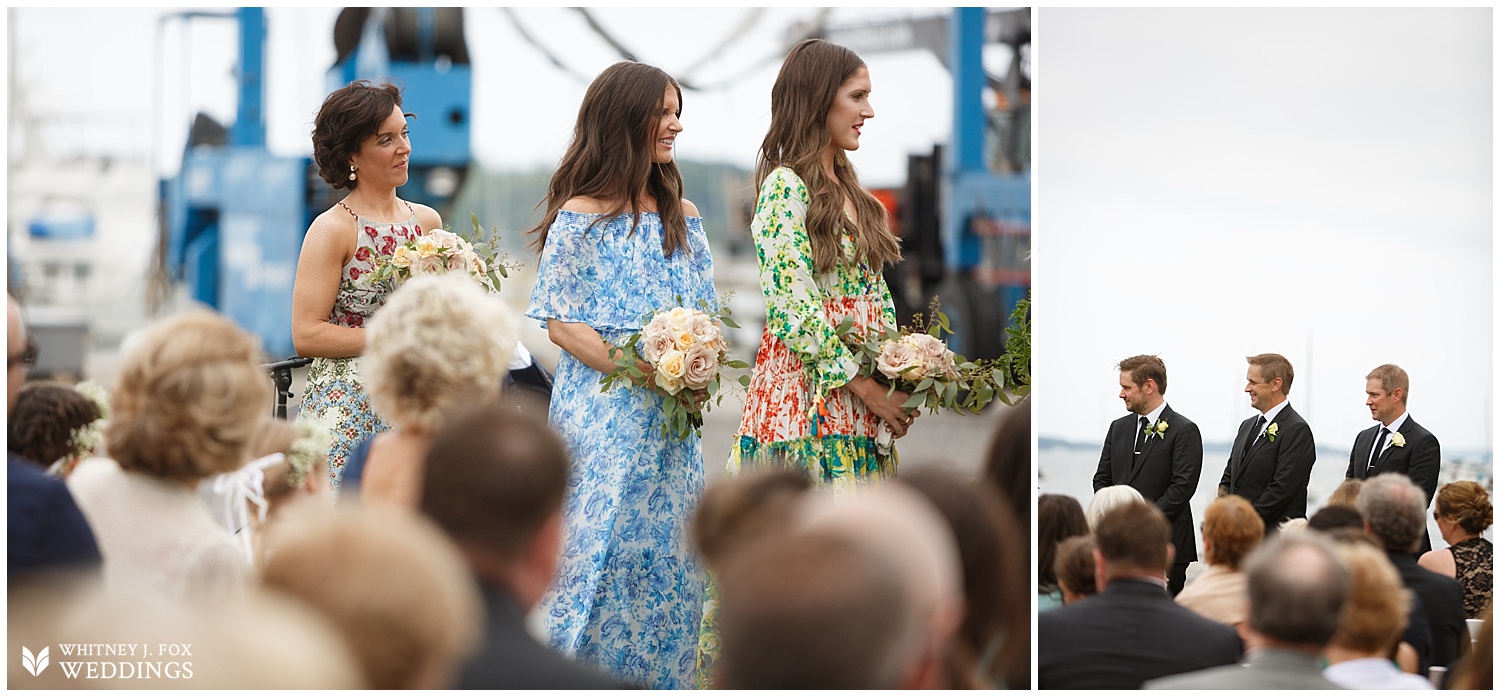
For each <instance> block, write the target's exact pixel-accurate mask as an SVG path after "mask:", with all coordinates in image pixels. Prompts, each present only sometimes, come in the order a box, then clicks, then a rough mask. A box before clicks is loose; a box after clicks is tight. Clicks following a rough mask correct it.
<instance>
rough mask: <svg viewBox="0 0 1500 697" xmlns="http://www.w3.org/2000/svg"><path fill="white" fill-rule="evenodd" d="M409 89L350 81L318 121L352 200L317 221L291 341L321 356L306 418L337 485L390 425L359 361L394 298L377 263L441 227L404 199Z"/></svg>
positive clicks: (318, 149)
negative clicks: (370, 328)
mask: <svg viewBox="0 0 1500 697" xmlns="http://www.w3.org/2000/svg"><path fill="white" fill-rule="evenodd" d="M407 116H410V114H404V113H402V111H401V91H400V90H399V89H398V88H396V87H395V86H393V85H391V84H389V83H382V84H379V85H373V84H371V83H369V82H366V81H364V80H360V81H358V82H354V83H350V84H349V85H347V86H345V87H342V88H340V89H338V90H337V91H335V92H333V93H332V94H330V95H328V97H327V98H326V99H324V100H323V106H322V108H321V109H319V111H318V116H317V118H316V119H315V120H314V122H313V137H312V140H313V160H314V161H315V162H317V163H318V174H319V176H321V177H322V178H323V181H326V182H328V185H329V186H331V187H333V188H334V189H348V190H349V195H348V196H346V197H344V200H342V201H340V202H339V203H338V204H337V205H335V206H333V207H332V208H329V209H328V210H327V211H324V212H323V213H322V214H321V215H319V216H318V217H317V219H315V220H313V224H312V227H310V228H308V230H307V236H306V237H305V238H304V239H303V241H302V253H301V256H300V258H299V259H298V260H297V280H296V282H295V285H294V287H293V289H292V343H293V344H294V345H295V347H296V349H297V354H298V355H300V356H307V357H311V358H313V363H312V366H311V367H310V368H309V369H308V374H307V385H306V387H305V390H304V391H305V393H306V395H307V397H306V399H304V400H303V402H302V407H301V410H300V411H299V412H298V416H297V418H298V419H299V420H310V421H316V422H318V423H320V424H322V425H323V427H325V428H327V429H328V432H329V433H330V434H332V436H333V439H332V441H333V442H332V447H331V448H330V452H329V454H328V471H329V477H330V478H331V479H332V484H333V489H334V491H335V492H337V491H338V486H339V477H340V474H341V473H342V472H343V469H344V462H345V459H346V458H347V456H348V454H349V450H350V449H351V448H353V447H354V445H356V444H357V443H359V442H360V441H362V440H364V439H366V438H369V437H370V436H372V435H374V434H375V433H377V432H380V431H383V430H385V429H386V428H388V426H387V425H386V424H385V422H384V421H382V420H381V419H380V417H379V416H376V414H375V411H374V410H373V409H371V408H370V402H369V400H368V399H366V398H365V389H364V382H363V381H362V380H360V377H359V370H358V367H359V366H358V363H359V355H360V354H361V353H363V352H364V349H365V330H364V323H365V320H366V319H368V318H369V316H370V315H371V314H372V313H374V312H375V310H376V309H378V308H379V307H380V306H381V305H384V304H385V299H386V296H387V295H388V294H389V293H390V287H389V284H387V283H384V282H380V283H376V282H375V281H374V278H373V275H372V272H373V271H374V263H375V261H374V258H375V256H376V255H378V254H387V255H388V254H390V253H392V252H394V251H395V249H396V245H398V244H400V243H402V242H406V241H407V240H410V239H412V238H414V237H417V236H420V235H421V234H422V231H423V230H436V229H440V228H441V227H442V226H443V221H442V219H441V218H440V217H439V216H438V214H437V211H434V210H432V209H431V208H428V207H427V206H423V205H421V204H412V203H408V202H406V201H403V200H401V199H399V198H397V197H396V187H398V186H401V185H402V184H405V183H406V179H407V164H408V162H409V161H410V159H411V141H410V140H409V139H408V138H407V130H406V117H407Z"/></svg>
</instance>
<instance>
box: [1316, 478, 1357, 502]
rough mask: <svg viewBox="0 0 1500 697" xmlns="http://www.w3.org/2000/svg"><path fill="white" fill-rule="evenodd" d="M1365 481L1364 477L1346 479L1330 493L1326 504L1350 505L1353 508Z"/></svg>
mask: <svg viewBox="0 0 1500 697" xmlns="http://www.w3.org/2000/svg"><path fill="white" fill-rule="evenodd" d="M1364 483H1365V480H1363V479H1353V478H1351V479H1345V480H1344V483H1343V484H1340V485H1339V488H1337V489H1334V490H1333V493H1332V494H1329V495H1328V503H1327V504H1324V505H1325V507H1327V506H1348V507H1350V508H1353V507H1354V501H1355V499H1357V498H1359V488H1360V486H1361V485H1363V484H1364Z"/></svg>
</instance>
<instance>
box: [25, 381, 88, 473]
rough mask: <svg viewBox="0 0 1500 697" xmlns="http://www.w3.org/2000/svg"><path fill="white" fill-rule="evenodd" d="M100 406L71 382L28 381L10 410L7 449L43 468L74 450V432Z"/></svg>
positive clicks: (86, 421)
mask: <svg viewBox="0 0 1500 697" xmlns="http://www.w3.org/2000/svg"><path fill="white" fill-rule="evenodd" d="M99 416H100V414H99V405H97V404H95V403H94V400H92V399H89V398H88V397H86V396H84V394H83V393H81V392H79V391H78V390H75V389H73V387H72V386H71V385H66V384H63V383H60V382H53V381H48V380H44V381H40V382H28V383H26V384H25V385H24V386H22V387H21V394H20V396H19V397H16V406H15V407H14V408H13V409H11V411H10V419H9V423H8V424H6V426H7V428H6V430H7V431H8V432H9V438H10V445H9V446H8V448H9V450H10V451H11V452H13V453H15V454H17V455H20V456H22V457H25V458H26V459H28V460H31V461H32V462H35V463H36V464H39V465H42V466H43V467H46V466H47V465H50V464H52V463H54V462H56V461H58V460H60V459H62V458H63V457H64V456H66V455H69V454H71V453H72V452H73V443H72V442H71V439H72V437H73V432H74V431H76V430H78V429H79V428H81V427H83V426H87V425H89V424H91V423H93V422H94V421H95V420H97V419H98V418H99Z"/></svg>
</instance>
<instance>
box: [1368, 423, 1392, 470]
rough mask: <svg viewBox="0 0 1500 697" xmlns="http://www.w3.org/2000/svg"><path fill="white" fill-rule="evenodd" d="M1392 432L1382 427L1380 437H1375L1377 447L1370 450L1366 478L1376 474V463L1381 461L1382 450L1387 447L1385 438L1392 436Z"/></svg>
mask: <svg viewBox="0 0 1500 697" xmlns="http://www.w3.org/2000/svg"><path fill="white" fill-rule="evenodd" d="M1390 432H1391V430H1390V429H1388V428H1386V427H1384V426H1381V427H1380V435H1379V436H1376V437H1375V447H1374V448H1372V449H1371V450H1370V464H1369V466H1367V467H1365V478H1366V479H1369V478H1370V475H1372V474H1374V473H1375V461H1376V460H1378V459H1380V450H1381V449H1382V448H1384V447H1385V437H1386V436H1387V435H1390Z"/></svg>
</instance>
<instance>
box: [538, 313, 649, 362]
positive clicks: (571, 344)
mask: <svg viewBox="0 0 1500 697" xmlns="http://www.w3.org/2000/svg"><path fill="white" fill-rule="evenodd" d="M547 338H548V339H551V340H552V343H554V344H557V347H558V348H560V349H562V350H564V351H567V352H568V353H570V354H572V355H573V357H574V358H577V359H578V360H579V361H582V362H583V364H584V365H586V366H588V367H590V368H593V369H594V370H597V371H599V372H601V373H606V374H607V373H611V372H614V370H615V368H618V367H619V366H617V365H615V362H614V360H613V359H611V358H610V357H609V344H607V343H605V341H604V337H602V336H599V332H598V331H597V330H595V329H594V328H593V327H590V326H589V325H587V324H584V323H582V322H563V321H561V320H557V319H549V320H547ZM636 366H637V367H639V368H640V369H641V371H642V372H646V373H650V372H651V366H650V365H649V364H647V363H646V362H645V361H636Z"/></svg>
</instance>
